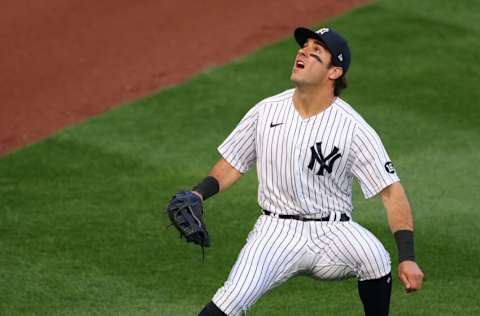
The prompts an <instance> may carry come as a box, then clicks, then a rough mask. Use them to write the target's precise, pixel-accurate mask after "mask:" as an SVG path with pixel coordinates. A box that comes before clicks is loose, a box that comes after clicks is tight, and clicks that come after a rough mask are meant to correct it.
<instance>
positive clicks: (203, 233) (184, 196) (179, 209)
mask: <svg viewBox="0 0 480 316" xmlns="http://www.w3.org/2000/svg"><path fill="white" fill-rule="evenodd" d="M165 211H166V212H167V214H168V217H169V218H170V221H171V222H172V225H173V226H175V227H176V228H177V229H178V231H179V232H180V237H185V239H186V240H187V242H194V243H195V244H197V245H200V246H201V247H202V248H203V247H209V246H210V237H209V236H208V231H207V227H206V226H205V223H204V222H203V207H202V200H201V199H200V197H199V196H198V195H196V194H194V193H192V192H183V191H182V192H178V193H176V194H175V195H174V196H173V198H172V199H171V201H170V203H168V205H167V207H166V209H165Z"/></svg>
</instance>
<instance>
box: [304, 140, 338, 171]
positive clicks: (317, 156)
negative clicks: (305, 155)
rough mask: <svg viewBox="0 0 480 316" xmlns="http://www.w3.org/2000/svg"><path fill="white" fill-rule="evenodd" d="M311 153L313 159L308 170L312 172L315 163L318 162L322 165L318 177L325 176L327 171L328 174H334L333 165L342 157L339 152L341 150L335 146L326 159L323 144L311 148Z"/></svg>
mask: <svg viewBox="0 0 480 316" xmlns="http://www.w3.org/2000/svg"><path fill="white" fill-rule="evenodd" d="M310 151H311V152H312V158H310V163H309V164H308V169H310V170H312V169H313V167H314V165H315V162H318V163H319V164H320V169H318V172H317V175H318V176H323V175H324V171H325V170H326V171H327V172H328V173H332V170H333V164H334V163H335V161H336V160H337V159H338V158H340V157H342V154H340V153H339V152H338V151H339V149H338V147H336V146H334V147H333V150H332V151H331V152H330V153H329V154H328V155H327V156H326V157H324V156H323V153H322V142H319V143H316V144H315V146H312V147H310Z"/></svg>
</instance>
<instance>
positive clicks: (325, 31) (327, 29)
mask: <svg viewBox="0 0 480 316" xmlns="http://www.w3.org/2000/svg"><path fill="white" fill-rule="evenodd" d="M328 31H330V29H329V28H326V27H324V28H323V29H320V30H318V32H317V33H320V35H323V34H325V33H327V32H328Z"/></svg>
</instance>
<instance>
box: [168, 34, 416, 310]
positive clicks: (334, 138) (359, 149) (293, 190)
mask: <svg viewBox="0 0 480 316" xmlns="http://www.w3.org/2000/svg"><path fill="white" fill-rule="evenodd" d="M294 37H295V39H296V41H297V42H298V44H299V45H300V49H299V50H298V52H297V54H296V56H295V61H294V64H293V69H292V73H291V81H292V82H293V84H294V86H295V88H294V89H291V90H287V91H284V92H282V93H280V94H278V95H275V96H272V97H269V98H267V99H265V100H263V101H261V102H259V103H258V104H256V105H255V106H254V107H253V108H251V109H250V110H249V111H248V113H247V114H246V115H245V116H244V118H243V119H242V120H241V121H240V123H239V124H238V125H237V127H236V128H235V129H234V130H233V131H232V133H231V134H230V135H229V136H228V137H227V138H226V140H225V141H224V142H223V143H222V144H221V145H220V146H219V147H218V151H219V153H220V155H221V159H220V160H219V161H218V162H217V163H216V164H215V166H214V167H213V168H212V170H211V171H210V173H209V174H208V176H207V177H206V178H205V179H204V180H203V181H202V182H200V183H199V184H198V185H197V186H196V187H194V189H193V191H192V192H187V193H185V192H183V193H182V194H185V195H186V196H187V198H188V199H190V200H191V201H194V202H195V203H197V204H198V203H200V204H201V201H202V200H205V199H207V198H209V197H210V196H212V195H214V194H216V193H217V192H221V191H224V190H225V189H227V188H228V187H230V186H231V185H232V184H233V183H235V181H237V180H238V179H239V178H240V176H241V175H242V174H244V173H246V172H247V171H248V170H249V169H250V168H251V167H252V166H253V165H254V164H256V167H257V175H258V182H259V187H258V203H259V205H260V208H261V215H260V217H259V218H258V220H257V222H256V224H255V226H254V227H253V230H252V231H251V232H250V233H249V235H248V238H247V242H246V244H245V246H244V247H243V249H242V250H241V252H240V254H239V256H238V258H237V261H236V263H235V265H234V266H233V268H232V270H231V272H230V275H229V276H228V279H227V280H226V282H225V283H224V284H223V286H222V287H221V288H220V289H219V290H218V291H217V292H216V293H215V295H214V296H213V298H212V300H211V302H210V303H208V304H207V305H206V306H205V308H204V309H203V310H202V311H201V312H200V314H199V315H200V316H216V315H243V314H244V313H245V312H246V311H247V310H248V309H249V307H250V306H252V304H254V303H255V302H256V301H257V300H258V299H259V298H261V297H262V296H263V295H264V294H265V293H266V292H267V291H269V290H270V289H272V288H273V287H275V286H278V285H280V284H282V283H283V282H285V281H286V280H287V279H289V278H290V277H292V276H294V275H296V274H299V273H302V274H309V275H311V276H312V277H314V278H318V279H320V280H337V279H344V278H349V277H356V278H357V279H358V291H359V295H360V299H361V301H362V303H363V306H364V311H365V315H377V316H378V315H388V311H389V305H390V293H391V286H392V279H391V266H390V256H389V254H388V252H387V251H386V250H385V248H384V247H383V245H382V243H381V242H380V241H379V240H378V239H377V238H376V237H375V236H374V235H373V234H372V233H371V232H369V231H368V230H367V229H365V228H364V227H362V226H361V225H359V224H358V223H356V222H355V221H353V220H352V210H353V206H352V182H353V179H354V178H356V179H357V180H358V182H359V183H360V186H361V189H362V192H363V195H364V196H365V198H370V197H373V196H375V195H377V194H380V196H381V199H382V202H383V205H384V206H385V209H386V211H387V217H388V224H389V226H390V229H391V231H392V233H393V234H394V237H395V240H396V244H397V248H398V252H399V265H398V276H399V278H400V281H401V282H402V283H403V285H404V287H405V289H406V291H407V292H411V291H416V290H419V289H420V288H421V287H422V280H423V273H422V271H421V270H420V268H419V267H418V265H417V264H416V262H415V255H414V246H413V219H412V213H411V209H410V205H409V202H408V200H407V197H406V195H405V192H404V190H403V188H402V185H401V184H400V182H399V178H398V176H397V173H396V171H395V169H394V166H393V164H392V162H391V161H390V158H389V156H388V154H387V152H386V150H385V148H384V146H383V144H382V142H381V140H380V138H379V136H378V135H377V133H376V132H375V131H374V130H373V129H372V127H370V126H369V125H368V123H367V122H366V121H365V120H364V119H363V118H362V117H361V116H360V115H359V114H358V113H357V112H356V111H355V110H354V109H353V108H352V107H351V106H350V105H349V104H348V103H347V102H345V101H344V100H342V99H341V98H340V97H339V94H340V92H341V90H342V89H344V88H345V87H346V82H345V75H346V73H347V71H348V67H349V65H350V50H349V47H348V45H347V42H346V41H345V39H344V38H343V37H342V36H341V35H339V34H338V33H336V32H335V31H334V30H332V29H329V28H322V29H320V30H319V31H316V32H315V31H312V30H309V29H306V28H297V29H296V30H295V32H294ZM175 199H177V200H178V198H174V200H175ZM199 216H200V215H199ZM194 217H195V216H194ZM195 218H196V217H195ZM207 237H208V236H207Z"/></svg>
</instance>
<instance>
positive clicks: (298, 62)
mask: <svg viewBox="0 0 480 316" xmlns="http://www.w3.org/2000/svg"><path fill="white" fill-rule="evenodd" d="M295 67H297V68H300V69H303V68H305V64H304V63H303V61H301V60H297V62H296V63H295Z"/></svg>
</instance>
